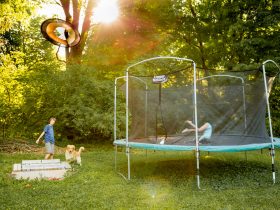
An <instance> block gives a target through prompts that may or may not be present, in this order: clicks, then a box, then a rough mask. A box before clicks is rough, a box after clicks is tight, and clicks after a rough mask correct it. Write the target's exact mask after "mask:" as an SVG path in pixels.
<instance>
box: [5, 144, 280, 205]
mask: <svg viewBox="0 0 280 210" xmlns="http://www.w3.org/2000/svg"><path fill="white" fill-rule="evenodd" d="M278 152H280V151H276V155H277V153H278ZM118 157H119V161H118V163H119V165H118V166H119V168H118V169H119V171H122V172H124V173H126V166H127V165H126V156H125V154H124V153H119V155H118ZM131 157H132V158H131V165H132V168H131V169H132V170H131V176H132V180H131V181H129V182H127V181H125V180H124V179H123V178H122V177H121V176H120V175H118V174H117V173H116V172H115V170H114V148H113V146H112V145H105V146H104V145H103V146H100V145H99V146H98V145H95V146H94V147H93V148H92V149H90V150H89V149H88V150H87V151H86V152H84V153H83V154H82V159H83V166H81V167H79V166H77V165H75V166H74V171H73V172H70V173H69V174H68V176H67V177H66V178H65V179H64V180H62V181H48V180H41V181H39V180H36V181H26V180H14V179H12V178H11V177H10V173H11V171H12V165H13V163H19V162H21V160H22V159H40V158H43V155H38V154H35V153H34V154H33V153H31V154H30V153H29V154H28V153H26V154H8V153H2V154H0V166H1V169H0V209H84V210H86V209H280V201H279V198H280V197H279V192H280V181H279V180H280V176H279V175H278V173H277V174H276V180H277V182H276V184H275V185H272V175H271V158H270V156H269V155H268V150H264V151H263V154H261V152H260V151H254V152H248V153H247V161H246V158H245V154H244V153H210V155H208V153H206V152H203V153H202V154H201V165H200V166H201V187H202V189H201V190H198V189H197V187H196V177H195V168H196V165H195V158H194V153H193V152H160V151H157V152H154V151H148V153H147V155H146V151H142V150H133V151H132V156H131ZM56 158H61V159H64V157H63V155H62V154H61V155H58V156H57V157H56ZM279 166H280V160H279V157H278V156H276V167H277V168H279Z"/></svg>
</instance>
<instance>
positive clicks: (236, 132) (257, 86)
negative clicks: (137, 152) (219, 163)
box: [114, 57, 280, 188]
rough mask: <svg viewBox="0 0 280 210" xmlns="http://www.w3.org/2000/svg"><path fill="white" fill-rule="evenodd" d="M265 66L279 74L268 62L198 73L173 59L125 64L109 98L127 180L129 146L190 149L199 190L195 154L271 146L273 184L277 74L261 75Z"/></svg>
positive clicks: (278, 142) (192, 65)
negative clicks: (241, 68) (273, 110)
mask: <svg viewBox="0 0 280 210" xmlns="http://www.w3.org/2000/svg"><path fill="white" fill-rule="evenodd" d="M268 65H269V67H271V66H274V68H276V69H277V71H279V70H280V68H279V66H278V65H277V63H275V62H274V61H272V60H267V61H265V62H264V63H263V64H262V67H261V68H260V69H256V70H250V71H214V70H211V71H203V70H198V69H197V68H196V64H195V62H194V61H193V60H191V59H187V58H178V57H155V58H150V59H146V60H143V61H140V62H138V63H135V64H133V65H130V66H129V67H128V68H127V69H126V74H125V75H124V76H122V77H118V78H116V80H115V100H114V102H115V106H114V145H115V146H116V155H117V147H118V146H121V147H125V148H126V153H127V161H128V175H127V178H128V179H130V149H131V148H139V149H151V150H164V151H169V150H170V151H191V150H193V151H195V152H196V165H197V172H198V173H197V185H198V187H199V188H200V178H199V152H200V151H209V152H210V151H211V152H240V151H250V150H260V149H265V148H270V149H271V154H272V155H271V157H272V176H273V182H275V170H274V148H275V147H280V140H279V139H278V138H274V137H273V130H272V123H271V116H270V107H269V92H270V90H271V87H272V84H273V80H274V78H275V76H276V75H277V74H278V73H277V74H274V76H268V75H266V67H267V66H268ZM266 116H268V119H269V132H268V131H267V129H266V123H265V119H266ZM123 122H125V123H123ZM210 125H211V126H210ZM205 126H206V127H205ZM207 126H210V127H211V129H210V131H209V129H208V136H207V138H205V135H206V130H205V129H206V128H207ZM116 160H117V159H115V164H116V165H117V161H116Z"/></svg>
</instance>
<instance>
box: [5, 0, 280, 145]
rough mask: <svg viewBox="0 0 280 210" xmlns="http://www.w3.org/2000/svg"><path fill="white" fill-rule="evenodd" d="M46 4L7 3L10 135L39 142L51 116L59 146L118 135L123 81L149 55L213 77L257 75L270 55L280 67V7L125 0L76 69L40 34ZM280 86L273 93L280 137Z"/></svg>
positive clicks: (221, 0)
mask: <svg viewBox="0 0 280 210" xmlns="http://www.w3.org/2000/svg"><path fill="white" fill-rule="evenodd" d="M42 2H43V1H40V0H36V1H29V0H15V1H8V0H4V1H1V4H0V14H1V15H0V72H1V77H0V98H1V100H0V126H1V133H0V134H1V136H2V138H12V137H27V138H35V136H37V135H38V133H39V132H41V130H42V128H43V126H44V124H46V123H47V120H48V118H49V117H51V116H55V117H57V118H58V121H57V124H56V134H57V138H58V139H59V140H60V139H68V140H75V141H89V142H91V141H96V140H99V139H105V138H106V139H108V138H111V137H112V130H113V88H114V84H113V83H114V78H115V77H116V76H120V75H123V72H124V69H125V67H126V66H127V65H128V64H129V63H133V62H136V61H139V60H142V59H144V58H147V57H152V56H156V55H174V56H179V57H180V56H181V57H189V58H192V59H193V60H195V61H196V62H197V63H198V66H200V67H202V70H201V71H203V72H205V73H207V71H211V69H213V68H215V69H229V70H231V69H243V70H244V69H249V68H252V66H254V67H255V66H259V65H260V64H261V62H263V61H264V60H266V59H268V58H269V59H273V60H275V61H276V62H278V63H280V56H279V49H280V24H279V23H280V3H279V1H275V0H261V1H237V0H233V1H225V0H215V1H212V0H211V1H210V0H205V1H195V0H187V1H186V0H170V1H168V0H163V1H151V0H144V1H143V0H141V1H140V0H135V1H127V0H120V1H119V5H120V9H121V16H120V18H119V19H118V20H117V21H116V22H114V23H112V24H111V25H102V24H99V25H93V26H92V27H88V28H87V31H86V32H85V33H86V36H84V38H85V40H84V42H83V45H84V46H83V47H82V48H79V49H77V50H76V51H77V52H76V55H77V56H79V58H78V59H74V60H73V59H72V60H71V62H68V63H67V65H65V63H63V62H59V61H58V60H57V59H56V56H55V54H56V50H57V48H56V47H55V46H52V45H51V44H50V43H48V42H47V41H46V40H44V39H43V37H42V35H41V33H40V24H41V23H42V22H43V20H45V19H46V17H41V16H40V15H39V14H37V15H34V14H36V13H35V12H34V11H35V9H36V8H38V7H39V6H40V4H41V3H42ZM61 2H64V1H61ZM65 2H66V1H65ZM80 2H81V3H83V2H84V1H80ZM90 6H92V5H90ZM84 7H85V6H84ZM217 8H222V9H217ZM62 11H63V10H62ZM83 11H84V10H81V12H83ZM81 49H82V53H81ZM74 52H75V50H73V53H74ZM69 53H71V52H69ZM74 54H75V53H74ZM279 89H280V85H279V83H276V84H275V86H274V88H273V91H272V94H271V106H272V110H273V125H274V128H275V129H274V130H275V134H274V135H276V136H280V133H279V132H280V129H278V128H280V122H279V120H278V119H279V113H280V112H279V110H280V102H279V100H280V98H279ZM118 109H120V107H118ZM122 126H123V125H120V128H121V127H122Z"/></svg>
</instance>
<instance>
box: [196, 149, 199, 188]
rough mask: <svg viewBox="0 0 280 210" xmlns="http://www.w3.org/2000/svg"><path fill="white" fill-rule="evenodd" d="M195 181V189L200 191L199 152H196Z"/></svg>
mask: <svg viewBox="0 0 280 210" xmlns="http://www.w3.org/2000/svg"><path fill="white" fill-rule="evenodd" d="M196 173H197V174H196V180H197V187H198V189H200V176H199V151H196Z"/></svg>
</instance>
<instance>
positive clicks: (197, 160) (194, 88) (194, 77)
mask: <svg viewBox="0 0 280 210" xmlns="http://www.w3.org/2000/svg"><path fill="white" fill-rule="evenodd" d="M193 68H194V73H193V80H194V81H193V91H194V121H195V145H196V173H197V175H196V178H197V187H198V189H200V176H199V141H198V123H197V97H196V64H195V62H193Z"/></svg>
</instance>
